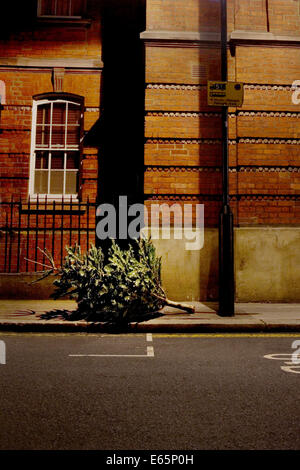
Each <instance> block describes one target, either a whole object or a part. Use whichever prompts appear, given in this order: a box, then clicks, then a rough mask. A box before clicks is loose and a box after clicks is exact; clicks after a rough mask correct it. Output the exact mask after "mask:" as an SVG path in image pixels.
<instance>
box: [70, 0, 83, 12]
mask: <svg viewBox="0 0 300 470" xmlns="http://www.w3.org/2000/svg"><path fill="white" fill-rule="evenodd" d="M83 6H84V0H71V15H72V16H82V14H83V13H84V12H83Z"/></svg>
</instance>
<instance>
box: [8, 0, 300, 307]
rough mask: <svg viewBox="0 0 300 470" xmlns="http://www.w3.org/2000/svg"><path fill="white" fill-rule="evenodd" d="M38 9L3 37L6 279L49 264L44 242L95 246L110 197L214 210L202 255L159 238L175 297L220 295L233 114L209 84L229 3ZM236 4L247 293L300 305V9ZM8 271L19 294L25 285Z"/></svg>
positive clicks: (232, 42)
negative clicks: (225, 119) (97, 209)
mask: <svg viewBox="0 0 300 470" xmlns="http://www.w3.org/2000/svg"><path fill="white" fill-rule="evenodd" d="M27 3H29V4H30V5H31V8H28V5H27V7H26V9H25V8H24V7H23V8H24V11H23V12H19V15H18V18H19V20H18V19H16V17H15V14H14V11H11V12H10V11H9V9H8V12H7V18H8V21H7V26H6V30H4V31H3V33H2V38H1V43H0V48H1V51H2V52H1V54H0V56H1V57H0V80H1V81H2V83H3V84H5V102H3V100H2V105H1V106H2V111H1V126H0V127H1V131H0V132H1V133H0V159H1V164H0V195H1V198H2V199H1V201H2V205H1V207H2V211H1V227H2V231H1V238H0V245H1V252H2V257H1V263H2V264H1V266H0V270H1V271H2V272H6V273H14V272H16V271H19V272H23V271H28V270H30V268H29V267H28V262H27V264H26V262H25V261H24V258H25V257H26V258H31V259H35V260H36V261H38V262H41V263H43V262H44V258H43V255H42V254H41V252H40V251H39V250H37V249H36V246H37V245H38V246H40V247H42V248H43V247H44V246H46V247H47V249H49V251H51V250H52V251H53V250H54V251H55V248H56V247H57V248H60V247H61V246H64V245H65V244H67V243H69V242H70V241H71V242H74V241H78V237H81V239H80V240H81V243H82V244H83V246H87V245H88V243H89V242H91V241H94V228H95V220H94V206H93V204H95V202H96V198H97V195H98V197H99V200H107V201H111V200H115V198H116V196H118V195H120V194H127V195H128V196H129V198H131V199H132V200H141V198H143V197H144V199H145V203H146V206H148V207H149V206H150V205H151V204H153V203H158V202H163V203H167V204H169V205H171V204H174V203H177V204H181V205H183V204H186V203H191V204H196V203H201V204H204V208H205V243H204V248H203V249H202V250H200V251H192V252H191V251H187V250H185V248H184V240H176V239H172V240H162V239H161V240H157V241H155V243H156V244H157V248H158V251H159V252H160V253H161V254H162V256H163V279H164V284H165V287H166V289H167V291H168V293H169V295H171V296H172V297H174V298H177V299H183V298H186V299H189V300H197V299H201V300H216V299H217V298H218V228H217V227H218V217H219V211H220V207H221V191H222V176H221V166H222V156H221V145H222V136H221V110H220V108H212V107H209V106H208V105H207V98H206V94H207V88H206V84H207V80H214V79H215V80H218V79H220V73H221V71H220V42H219V41H220V2H219V1H218V0H147V1H143V0H113V1H112V0H111V1H108V0H87V1H86V2H85V1H79V0H76V1H75V0H72V1H71V0H64V1H60V0H57V1H56V2H55V1H43V0H42V1H33V0H32V1H30V2H27ZM55 8H56V10H55ZM59 8H61V10H59ZM227 8H228V66H229V80H233V81H241V82H244V84H245V100H244V104H243V106H242V107H241V108H237V109H236V108H230V109H229V139H230V140H229V155H230V169H229V176H230V202H231V207H232V210H233V212H234V222H235V270H236V298H237V299H238V300H241V301H255V300H257V301H259V300H270V301H299V300H300V287H299V285H300V284H299V281H300V270H299V268H298V266H299V264H300V263H299V262H300V259H299V258H300V228H299V227H300V104H295V103H294V102H293V101H292V95H293V90H292V83H293V82H294V81H295V80H297V79H300V47H299V46H300V2H299V1H298V0H269V1H268V2H266V1H265V0H253V1H252V0H250V1H249V0H228V1H227ZM24 17H25V18H26V21H25V22H24V21H22V22H21V19H22V18H24ZM24 24H26V27H25V28H24ZM0 83H1V82H0ZM3 86H4V85H3ZM1 89H2V88H1ZM2 93H3V92H2ZM3 96H4V94H3ZM144 124H145V127H144ZM75 175H76V176H75ZM37 193H39V194H40V196H39V197H38V198H37ZM60 193H63V194H64V197H63V199H62V197H61V194H60ZM45 194H47V207H45V200H44V202H43V197H44V199H45ZM71 195H72V196H71ZM12 196H13V198H14V199H13V200H14V201H16V203H17V204H18V206H17V207H14V206H12V205H11V204H8V202H10V201H11V197H12ZM54 201H55V202H54ZM4 202H6V203H7V204H6V206H5V204H3V203H4ZM43 203H44V206H43ZM71 203H72V204H71ZM74 203H76V204H77V206H75V205H74ZM53 204H55V207H54V209H55V210H53ZM12 207H13V210H16V215H15V219H14V220H13V222H12V216H11V211H12ZM55 211H56V215H54V212H55ZM70 221H72V222H71V223H72V224H73V225H72V226H71V230H70ZM18 223H19V224H20V226H21V227H23V228H24V230H16V227H17V225H18ZM28 223H29V225H30V229H31V230H29V229H28ZM37 224H40V225H39V230H35V229H36V228H37ZM26 227H27V229H26ZM53 227H54V230H53ZM78 228H79V229H82V231H80V230H78ZM53 234H54V237H53ZM53 246H54V248H53ZM20 251H21V256H19V257H18V256H17V253H20ZM55 254H56V259H57V262H59V261H60V260H61V257H62V251H61V250H59V249H57V250H56V251H55ZM18 260H19V261H18ZM36 268H37V269H40V268H39V267H38V265H35V269H36ZM1 276H2V285H3V290H5V289H6V287H7V286H8V284H9V283H11V279H12V278H11V277H9V278H7V276H6V277H5V276H4V274H3V275H1ZM7 279H8V280H7Z"/></svg>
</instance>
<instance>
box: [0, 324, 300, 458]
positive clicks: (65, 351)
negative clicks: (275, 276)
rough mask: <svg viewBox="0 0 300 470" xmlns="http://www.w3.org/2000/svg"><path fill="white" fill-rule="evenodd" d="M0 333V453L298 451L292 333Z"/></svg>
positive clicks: (299, 415) (298, 381)
mask: <svg viewBox="0 0 300 470" xmlns="http://www.w3.org/2000/svg"><path fill="white" fill-rule="evenodd" d="M0 340H1V341H4V343H2V346H3V344H5V348H6V357H5V362H6V363H5V364H0V380H1V382H0V400H1V412H0V449H2V450H3V449H6V450H16V449H19V450H20V449H28V450H32V449H46V450H54V449H55V450H60V449H65V450H68V449H78V450H80V449H84V450H87V449H88V450H89V449H97V450H100V449H102V450H107V449H109V450H112V449H114V450H125V449H130V450H142V449H146V450H147V449H151V450H174V449H182V450H208V449H209V450H218V449H235V450H237V449H239V450H242V449H243V450H252V449H259V450H265V449H270V450H271V449H289V450H299V449H300V411H299V385H300V374H299V372H300V366H298V367H297V366H296V367H295V366H294V365H292V363H291V364H290V365H287V364H286V362H291V360H292V356H291V354H292V353H293V352H294V351H295V349H292V348H291V345H292V343H293V341H295V340H300V335H298V336H297V335H294V336H292V335H289V336H288V335H286V336H284V335H277V336H259V335H248V336H244V335H234V336H233V337H232V336H230V335H216V336H213V335H188V336H184V335H178V336H174V335H173V336H172V335H153V337H152V336H151V335H150V336H149V335H115V336H112V335H100V334H99V335H91V334H88V335H87V334H45V333H44V334H20V333H17V334H12V333H7V334H1V333H0ZM299 345H300V343H299ZM270 354H271V355H273V354H283V356H270V358H265V357H264V356H266V355H270ZM272 358H273V359H272ZM276 359H277V360H276ZM278 359H279V360H278ZM2 362H3V361H2ZM282 367H283V368H282ZM284 367H286V369H284Z"/></svg>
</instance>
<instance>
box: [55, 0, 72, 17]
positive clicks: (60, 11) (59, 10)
mask: <svg viewBox="0 0 300 470" xmlns="http://www.w3.org/2000/svg"><path fill="white" fill-rule="evenodd" d="M69 8H70V0H57V6H56V15H57V16H69V14H70V13H69V11H70V10H69Z"/></svg>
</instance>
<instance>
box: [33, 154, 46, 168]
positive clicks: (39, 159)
mask: <svg viewBox="0 0 300 470" xmlns="http://www.w3.org/2000/svg"><path fill="white" fill-rule="evenodd" d="M35 168H36V169H37V170H38V169H46V168H48V152H36V154H35Z"/></svg>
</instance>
